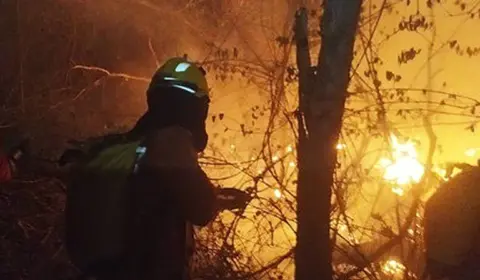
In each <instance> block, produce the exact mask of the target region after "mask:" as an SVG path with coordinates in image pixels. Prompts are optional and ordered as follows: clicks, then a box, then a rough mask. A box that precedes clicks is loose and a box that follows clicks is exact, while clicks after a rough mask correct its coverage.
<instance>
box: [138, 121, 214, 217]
mask: <svg viewBox="0 0 480 280" xmlns="http://www.w3.org/2000/svg"><path fill="white" fill-rule="evenodd" d="M145 146H146V153H145V155H144V157H143V158H142V160H141V165H143V166H145V167H146V169H149V170H158V173H159V174H160V173H161V174H162V178H163V182H162V183H163V184H164V186H162V187H165V188H167V190H166V191H167V192H168V193H170V194H171V196H172V198H173V199H174V200H175V201H176V202H177V205H178V206H179V208H180V210H181V211H182V212H183V214H184V215H185V218H186V219H188V220H189V221H190V222H192V223H193V224H195V225H199V226H203V225H206V224H207V223H208V222H210V221H211V220H212V219H214V218H215V216H216V214H217V211H216V209H217V205H216V199H215V188H214V186H213V185H212V183H211V182H210V180H209V179H208V177H207V176H206V174H205V173H204V172H203V171H202V169H201V168H200V167H199V166H198V162H197V153H196V151H195V149H194V148H193V144H192V139H191V134H190V132H188V131H187V130H185V129H183V128H180V127H171V128H165V129H162V130H157V131H154V132H152V133H151V134H150V135H149V136H148V137H147V139H146V142H145Z"/></svg>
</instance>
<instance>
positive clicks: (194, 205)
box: [126, 126, 216, 280]
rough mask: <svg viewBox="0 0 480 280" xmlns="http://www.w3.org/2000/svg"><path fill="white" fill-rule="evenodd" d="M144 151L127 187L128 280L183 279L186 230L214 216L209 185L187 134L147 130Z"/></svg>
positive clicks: (178, 129) (188, 233)
mask: <svg viewBox="0 0 480 280" xmlns="http://www.w3.org/2000/svg"><path fill="white" fill-rule="evenodd" d="M144 147H145V148H146V153H145V154H144V156H143V157H142V158H141V159H140V161H139V163H138V169H137V172H136V173H135V174H134V175H133V176H132V180H131V187H130V189H131V201H132V205H131V211H130V213H131V217H130V219H129V221H130V222H129V223H130V224H129V226H128V228H129V234H128V236H129V241H128V246H127V254H126V255H127V258H128V261H127V262H128V265H127V266H128V270H129V272H128V275H129V277H130V278H129V279H137V280H161V279H165V280H182V279H188V277H187V276H186V270H187V267H188V261H189V258H190V256H191V253H193V248H188V245H187V244H189V243H191V242H192V239H193V236H192V235H191V232H192V231H191V229H190V228H189V227H191V224H193V225H197V226H204V225H206V224H207V223H208V222H210V221H211V220H212V219H213V218H214V217H215V215H216V205H215V200H216V199H215V193H214V187H213V185H212V184H211V182H210V181H209V179H208V178H207V176H206V175H205V173H204V172H203V171H202V169H201V168H200V167H199V165H198V162H197V150H196V149H195V147H194V144H193V138H192V134H191V133H190V132H189V131H188V130H186V129H184V128H182V127H180V126H170V127H166V128H163V129H156V130H152V131H151V132H150V133H148V134H147V135H146V140H145V143H144ZM186 277H187V278H186Z"/></svg>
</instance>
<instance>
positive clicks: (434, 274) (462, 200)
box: [425, 165, 480, 280]
mask: <svg viewBox="0 0 480 280" xmlns="http://www.w3.org/2000/svg"><path fill="white" fill-rule="evenodd" d="M462 168H463V171H462V172H461V173H459V174H458V175H456V176H455V177H453V178H452V179H450V180H449V181H447V182H445V183H444V184H442V185H441V186H440V188H439V189H438V190H437V191H436V193H435V194H434V195H433V196H432V197H431V198H430V199H429V200H428V202H427V203H426V206H425V247H426V259H427V264H426V273H425V276H426V277H427V276H428V277H430V278H426V279H430V280H440V279H449V280H460V279H461V280H478V279H480V167H478V166H468V165H464V166H463V167H462Z"/></svg>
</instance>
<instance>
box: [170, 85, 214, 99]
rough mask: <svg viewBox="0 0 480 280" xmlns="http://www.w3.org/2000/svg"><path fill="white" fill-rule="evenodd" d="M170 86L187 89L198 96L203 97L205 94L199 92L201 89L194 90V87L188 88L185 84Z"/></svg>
mask: <svg viewBox="0 0 480 280" xmlns="http://www.w3.org/2000/svg"><path fill="white" fill-rule="evenodd" d="M172 87H175V88H179V89H183V90H184V91H187V92H189V93H191V94H194V95H195V96H198V97H203V96H205V95H206V94H205V93H203V92H201V91H195V90H194V89H192V88H189V87H187V86H182V85H172Z"/></svg>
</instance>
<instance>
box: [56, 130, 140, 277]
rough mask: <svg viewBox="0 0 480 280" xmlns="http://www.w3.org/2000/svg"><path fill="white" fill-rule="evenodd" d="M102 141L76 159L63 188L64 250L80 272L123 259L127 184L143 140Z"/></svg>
mask: <svg viewBox="0 0 480 280" xmlns="http://www.w3.org/2000/svg"><path fill="white" fill-rule="evenodd" d="M107 142H108V143H106V144H105V143H103V144H102V145H101V146H102V147H101V148H100V149H98V148H97V149H90V150H89V152H87V154H86V155H85V156H84V157H83V158H82V159H81V160H78V162H77V163H76V164H75V167H73V168H72V173H71V178H70V179H71V181H70V184H69V186H68V189H67V201H66V209H65V217H66V231H65V233H66V236H65V239H66V249H67V252H68V254H69V256H70V259H71V260H72V262H73V264H74V265H76V266H77V267H78V268H80V269H82V270H86V269H88V268H89V267H91V266H92V265H95V264H97V263H99V262H103V261H109V260H112V259H115V258H117V257H119V256H120V255H121V254H122V252H123V249H124V248H123V246H124V245H123V244H124V238H125V232H126V220H127V208H128V205H127V203H128V199H127V198H128V196H129V193H128V191H129V190H128V180H129V177H130V175H131V174H132V171H133V170H134V169H135V168H136V162H137V160H138V159H139V158H140V157H141V156H142V155H143V154H144V153H145V148H143V147H142V146H141V143H142V142H143V140H142V139H136V140H129V139H127V138H126V137H123V136H118V137H116V138H115V140H113V141H112V140H109V141H107ZM92 150H93V152H92Z"/></svg>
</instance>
